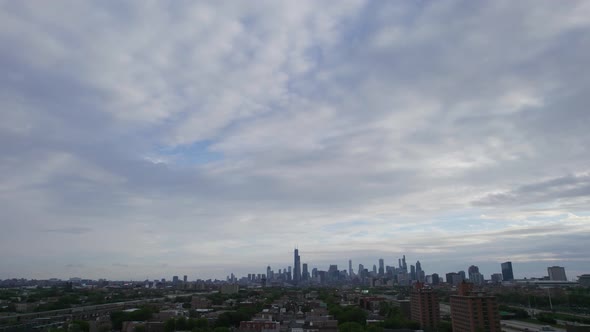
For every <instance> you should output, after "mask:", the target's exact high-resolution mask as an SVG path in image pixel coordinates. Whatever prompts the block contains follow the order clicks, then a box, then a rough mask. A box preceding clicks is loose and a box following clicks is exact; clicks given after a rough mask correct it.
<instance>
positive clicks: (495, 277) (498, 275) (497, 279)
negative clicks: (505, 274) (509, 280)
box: [491, 273, 502, 284]
mask: <svg viewBox="0 0 590 332" xmlns="http://www.w3.org/2000/svg"><path fill="white" fill-rule="evenodd" d="M491 280H492V282H493V283H494V284H499V283H501V282H502V273H494V274H492V277H491Z"/></svg>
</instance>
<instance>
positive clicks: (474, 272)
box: [467, 265, 484, 285]
mask: <svg viewBox="0 0 590 332" xmlns="http://www.w3.org/2000/svg"><path fill="white" fill-rule="evenodd" d="M467 272H469V281H471V282H472V283H474V284H475V285H483V283H484V278H483V275H482V274H481V273H479V267H477V266H475V265H471V266H470V267H469V269H467Z"/></svg>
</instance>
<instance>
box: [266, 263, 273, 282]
mask: <svg viewBox="0 0 590 332" xmlns="http://www.w3.org/2000/svg"><path fill="white" fill-rule="evenodd" d="M271 274H272V270H271V269H270V265H269V266H267V267H266V279H267V280H271V279H272V276H271Z"/></svg>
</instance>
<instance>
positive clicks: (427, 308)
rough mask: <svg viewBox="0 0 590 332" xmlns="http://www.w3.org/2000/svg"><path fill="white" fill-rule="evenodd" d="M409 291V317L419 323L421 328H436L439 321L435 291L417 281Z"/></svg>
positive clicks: (438, 307)
mask: <svg viewBox="0 0 590 332" xmlns="http://www.w3.org/2000/svg"><path fill="white" fill-rule="evenodd" d="M414 287H415V288H414V289H413V290H412V292H411V293H410V308H411V314H410V316H411V319H412V320H413V321H416V322H418V323H419V324H420V328H421V329H429V328H432V329H436V328H437V326H438V323H439V321H440V305H439V303H438V298H437V296H436V293H435V292H434V291H433V290H432V289H431V288H426V287H424V284H423V283H421V282H417V283H416V284H415V285H414Z"/></svg>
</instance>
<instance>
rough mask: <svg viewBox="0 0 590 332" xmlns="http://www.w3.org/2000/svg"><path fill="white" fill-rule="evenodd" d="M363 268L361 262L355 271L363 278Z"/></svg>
mask: <svg viewBox="0 0 590 332" xmlns="http://www.w3.org/2000/svg"><path fill="white" fill-rule="evenodd" d="M364 270H365V266H364V265H363V264H359V270H358V271H357V274H358V276H359V278H361V279H362V278H364V277H365V276H364V274H363V271H364Z"/></svg>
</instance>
